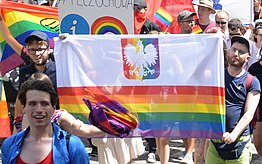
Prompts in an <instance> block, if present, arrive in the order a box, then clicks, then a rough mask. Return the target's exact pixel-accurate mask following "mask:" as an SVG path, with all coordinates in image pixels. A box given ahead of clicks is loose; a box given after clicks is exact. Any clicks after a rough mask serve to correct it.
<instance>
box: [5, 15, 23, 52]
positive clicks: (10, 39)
mask: <svg viewBox="0 0 262 164" xmlns="http://www.w3.org/2000/svg"><path fill="white" fill-rule="evenodd" d="M0 32H1V34H2V36H3V38H4V40H5V41H6V42H7V43H8V44H9V45H10V46H11V47H12V48H13V50H14V51H15V52H16V53H17V54H19V55H21V51H22V48H23V45H21V44H20V43H19V42H18V41H17V40H16V39H15V38H14V37H13V36H12V35H11V33H10V31H9V29H8V28H7V25H6V23H5V22H4V20H3V18H2V14H1V15H0Z"/></svg>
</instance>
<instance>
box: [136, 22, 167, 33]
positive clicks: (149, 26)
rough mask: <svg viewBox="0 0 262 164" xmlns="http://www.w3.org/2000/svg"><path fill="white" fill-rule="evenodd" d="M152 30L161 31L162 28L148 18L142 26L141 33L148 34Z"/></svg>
mask: <svg viewBox="0 0 262 164" xmlns="http://www.w3.org/2000/svg"><path fill="white" fill-rule="evenodd" d="M150 31H158V32H161V31H162V30H161V28H160V27H159V26H158V25H157V24H156V23H154V22H151V21H150V20H149V19H146V21H145V23H144V25H143V26H142V28H141V31H140V34H148V33H149V32H150Z"/></svg>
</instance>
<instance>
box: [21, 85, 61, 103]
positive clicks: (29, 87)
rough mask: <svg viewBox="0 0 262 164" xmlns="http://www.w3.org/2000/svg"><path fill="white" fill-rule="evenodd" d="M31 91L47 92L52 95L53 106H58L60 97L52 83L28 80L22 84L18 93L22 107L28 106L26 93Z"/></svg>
mask: <svg viewBox="0 0 262 164" xmlns="http://www.w3.org/2000/svg"><path fill="white" fill-rule="evenodd" d="M29 90H38V91H43V92H47V93H48V94H49V95H50V102H51V105H52V106H55V105H56V102H57V98H58V97H57V93H56V91H55V89H54V87H53V86H52V85H51V84H50V83H48V82H46V81H41V80H27V81H26V82H24V83H23V84H22V86H21V89H20V91H19V93H18V99H19V100H20V101H21V104H22V105H24V106H25V105H26V101H27V100H26V93H27V91H29Z"/></svg>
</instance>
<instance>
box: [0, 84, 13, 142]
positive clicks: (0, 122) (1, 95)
mask: <svg viewBox="0 0 262 164" xmlns="http://www.w3.org/2000/svg"><path fill="white" fill-rule="evenodd" d="M10 125H11V124H10V119H9V116H8V108H7V102H6V99H5V92H4V87H3V84H2V81H0V131H1V133H0V138H6V137H9V136H10V135H11V129H10Z"/></svg>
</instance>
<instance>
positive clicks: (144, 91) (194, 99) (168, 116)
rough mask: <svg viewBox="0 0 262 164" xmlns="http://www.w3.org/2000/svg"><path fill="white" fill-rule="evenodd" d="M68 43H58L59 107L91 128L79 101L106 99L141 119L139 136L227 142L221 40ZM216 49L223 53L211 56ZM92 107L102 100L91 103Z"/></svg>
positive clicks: (136, 38)
mask: <svg viewBox="0 0 262 164" xmlns="http://www.w3.org/2000/svg"><path fill="white" fill-rule="evenodd" d="M67 41H68V42H67V44H66V45H64V44H63V46H61V44H62V42H61V41H59V40H58V41H57V42H56V43H55V46H56V47H57V49H56V50H57V51H55V59H56V64H57V85H58V93H59V98H60V99H59V100H60V107H61V108H64V109H67V110H68V111H69V112H70V113H71V114H73V115H75V116H76V117H78V118H80V119H82V120H83V121H87V116H88V114H89V112H90V111H89V109H88V108H87V107H86V105H85V103H84V102H83V100H82V99H83V98H84V97H87V98H88V97H90V95H102V97H105V96H106V97H107V98H108V99H110V100H114V101H115V102H117V103H119V104H121V106H123V107H124V108H126V109H127V110H128V111H129V112H131V113H133V114H134V115H136V116H137V118H138V120H139V126H138V130H139V131H140V132H141V134H142V136H154V137H173V138H190V137H197V138H221V137H222V134H223V132H224V131H225V92H224V71H223V70H224V66H223V64H224V63H223V55H222V44H221V43H222V42H221V40H220V38H217V37H213V36H209V35H188V36H184V35H155V36H154V37H152V36H150V37H149V36H147V35H137V36H120V35H114V36H107V35H102V36H96V35H90V36H81V37H79V36H73V35H70V36H68V38H67ZM80 45H81V46H80ZM199 45H202V46H199ZM61 47H63V48H61ZM83 47H85V48H83ZM188 49H192V50H194V51H188ZM213 49H221V51H216V52H215V53H216V54H214V55H210V54H211V53H214V52H213ZM199 54H201V55H200V56H199ZM188 59H190V60H188ZM206 61H208V62H206ZM64 65H71V66H73V67H74V69H72V67H64ZM92 101H93V103H99V102H104V101H105V100H104V99H102V98H101V96H93V100H92ZM120 113H121V112H120Z"/></svg>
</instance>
